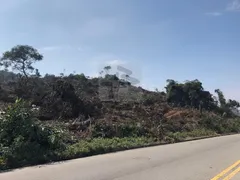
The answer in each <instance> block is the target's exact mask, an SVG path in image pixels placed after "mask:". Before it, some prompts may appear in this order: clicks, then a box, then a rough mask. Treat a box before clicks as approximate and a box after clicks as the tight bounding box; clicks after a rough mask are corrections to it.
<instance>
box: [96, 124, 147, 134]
mask: <svg viewBox="0 0 240 180" xmlns="http://www.w3.org/2000/svg"><path fill="white" fill-rule="evenodd" d="M150 133H151V132H150V131H149V130H148V129H147V128H145V127H143V126H140V125H137V124H112V123H107V122H99V123H96V124H95V125H94V126H93V130H92V136H93V137H94V138H98V137H103V138H112V137H119V138H124V137H142V136H145V137H148V136H150Z"/></svg>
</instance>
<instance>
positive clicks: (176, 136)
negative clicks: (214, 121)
mask: <svg viewBox="0 0 240 180" xmlns="http://www.w3.org/2000/svg"><path fill="white" fill-rule="evenodd" d="M211 135H216V133H215V132H214V131H212V130H209V129H204V128H202V129H195V130H193V131H189V132H176V133H169V134H168V138H169V139H173V140H174V142H180V141H184V140H186V139H187V138H195V137H204V136H211Z"/></svg>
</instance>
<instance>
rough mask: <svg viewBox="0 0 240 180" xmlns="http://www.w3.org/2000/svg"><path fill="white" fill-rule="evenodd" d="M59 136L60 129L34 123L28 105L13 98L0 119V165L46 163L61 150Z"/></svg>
mask: <svg viewBox="0 0 240 180" xmlns="http://www.w3.org/2000/svg"><path fill="white" fill-rule="evenodd" d="M63 137H64V135H63V132H62V131H61V130H56V129H53V128H50V127H48V126H44V125H41V124H40V123H38V120H37V119H35V118H34V116H33V114H32V112H31V109H30V108H29V107H28V104H27V103H25V102H24V101H22V100H17V101H16V103H15V104H13V105H12V106H10V107H9V108H8V109H7V111H6V114H4V115H3V116H2V117H1V120H0V145H1V146H0V148H1V149H0V152H1V155H0V161H2V162H0V164H1V163H2V164H5V166H6V167H9V168H14V167H19V166H24V165H31V164H36V163H44V162H47V161H49V160H51V159H54V158H55V156H56V155H57V153H58V151H60V150H64V148H65V144H64V138H63ZM3 162H4V163H3ZM0 166H1V165H0Z"/></svg>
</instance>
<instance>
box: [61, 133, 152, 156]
mask: <svg viewBox="0 0 240 180" xmlns="http://www.w3.org/2000/svg"><path fill="white" fill-rule="evenodd" d="M153 142H154V139H152V138H146V137H138V138H133V137H131V138H130V137H128V138H117V137H115V138H111V139H110V138H95V139H92V140H81V141H80V142H78V143H77V144H74V145H72V146H69V147H68V148H67V150H66V151H65V152H64V153H63V156H64V157H62V158H64V159H72V158H76V157H85V156H90V155H97V154H103V153H108V152H114V151H117V150H126V149H130V148H133V147H139V146H144V145H149V144H152V143H153Z"/></svg>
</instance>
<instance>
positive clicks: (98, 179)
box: [0, 135, 240, 180]
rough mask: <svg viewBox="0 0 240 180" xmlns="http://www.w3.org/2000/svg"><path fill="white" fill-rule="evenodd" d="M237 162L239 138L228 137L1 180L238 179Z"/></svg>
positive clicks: (11, 174)
mask: <svg viewBox="0 0 240 180" xmlns="http://www.w3.org/2000/svg"><path fill="white" fill-rule="evenodd" d="M239 160H240V135H231V136H224V137H217V138H211V139H204V140H199V141H192V142H185V143H178V144H171V145H163V146H157V147H150V148H143V149H137V150H130V151H124V152H119V153H112V154H106V155H100V156H94V157H89V158H82V159H77V160H72V161H67V162H62V163H56V164H53V165H44V166H38V167H30V168H24V169H20V170H14V171H11V172H7V173H1V174H0V180H218V179H219V180H220V179H221V180H222V179H223V180H229V179H233V180H239V179H240V161H239ZM217 175H218V176H217Z"/></svg>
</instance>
